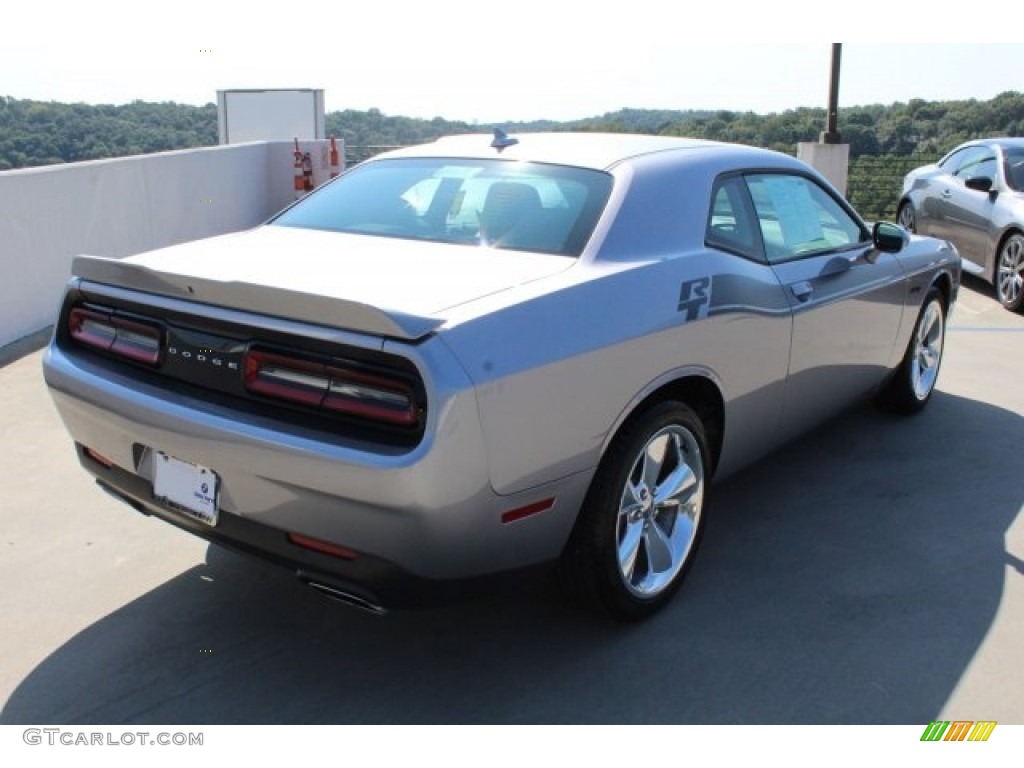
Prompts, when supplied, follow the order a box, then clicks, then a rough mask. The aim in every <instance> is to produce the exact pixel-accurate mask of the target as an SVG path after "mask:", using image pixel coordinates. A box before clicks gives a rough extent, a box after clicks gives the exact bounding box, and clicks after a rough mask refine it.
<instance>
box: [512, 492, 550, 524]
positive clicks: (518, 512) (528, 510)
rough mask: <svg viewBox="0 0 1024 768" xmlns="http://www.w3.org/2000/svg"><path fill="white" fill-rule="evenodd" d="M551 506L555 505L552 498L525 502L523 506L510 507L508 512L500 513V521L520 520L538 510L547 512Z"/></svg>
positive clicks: (534, 513)
mask: <svg viewBox="0 0 1024 768" xmlns="http://www.w3.org/2000/svg"><path fill="white" fill-rule="evenodd" d="M553 506H555V500H554V498H550V499H544V500H543V501H535V502H534V503H533V504H527V505H526V506H525V507H519V508H518V509H510V510H509V511H508V512H503V513H502V515H501V522H503V523H514V522H515V521H516V520H522V519H523V518H524V517H529V516H530V515H536V514H537V513H538V512H547V511H548V510H549V509H551V508H552V507H553Z"/></svg>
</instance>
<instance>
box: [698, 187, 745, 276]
mask: <svg viewBox="0 0 1024 768" xmlns="http://www.w3.org/2000/svg"><path fill="white" fill-rule="evenodd" d="M745 197H746V190H745V189H744V187H743V180H742V179H741V178H740V177H738V176H733V177H732V178H728V179H725V180H724V181H721V182H719V183H718V185H717V186H716V187H715V191H714V192H713V193H712V194H711V210H709V211H708V224H707V230H706V231H705V233H704V242H705V243H706V244H707V245H710V246H714V247H717V248H722V249H723V250H727V251H733V252H735V253H740V254H742V255H744V256H751V257H756V256H757V255H758V253H757V240H756V238H755V237H754V226H755V224H754V222H753V221H751V217H750V212H749V207H748V206H747V205H746V204H745V201H744V198H745Z"/></svg>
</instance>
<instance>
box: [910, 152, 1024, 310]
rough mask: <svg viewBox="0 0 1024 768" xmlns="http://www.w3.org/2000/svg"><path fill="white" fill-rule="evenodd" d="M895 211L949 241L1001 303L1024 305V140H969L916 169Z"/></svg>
mask: <svg viewBox="0 0 1024 768" xmlns="http://www.w3.org/2000/svg"><path fill="white" fill-rule="evenodd" d="M898 218H899V223H900V224H901V225H902V226H903V227H905V228H906V229H908V230H909V231H911V232H918V233H920V234H924V235H932V236H934V237H940V238H943V239H945V240H949V241H950V242H952V243H953V244H954V245H956V247H957V250H959V251H960V255H961V256H962V257H963V259H964V269H965V270H966V271H968V272H970V273H973V274H976V275H978V276H980V277H982V278H984V279H985V280H988V281H989V282H990V283H992V284H993V285H994V286H995V289H996V297H997V298H998V299H999V301H1000V303H1001V304H1002V305H1003V306H1004V307H1006V308H1007V309H1010V310H1015V311H1019V310H1020V309H1021V308H1024V139H981V140H978V141H969V142H967V143H965V144H961V145H960V146H958V147H957V148H956V149H954V150H953V151H952V152H950V153H949V154H948V155H946V156H945V157H943V158H942V159H941V160H939V162H937V163H935V164H934V165H928V166H924V167H921V168H917V169H915V170H913V171H911V172H910V173H909V174H907V177H906V179H904V181H903V191H902V192H901V194H900V203H899V214H898Z"/></svg>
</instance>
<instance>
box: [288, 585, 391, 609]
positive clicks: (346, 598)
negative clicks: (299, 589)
mask: <svg viewBox="0 0 1024 768" xmlns="http://www.w3.org/2000/svg"><path fill="white" fill-rule="evenodd" d="M300 578H301V577H300ZM302 581H303V583H304V584H306V586H308V587H310V588H311V589H313V590H315V591H317V592H319V593H320V594H321V595H323V596H324V597H326V598H327V599H328V600H334V601H335V602H338V603H344V604H345V605H350V606H352V607H353V608H358V609H360V610H362V611H366V612H367V613H372V614H373V615H374V616H383V615H384V614H386V613H387V612H388V611H387V609H386V608H385V607H384V606H382V605H380V604H378V603H375V602H373V601H372V600H370V599H368V598H365V597H363V596H362V595H356V594H353V593H352V592H349V591H348V590H345V589H342V588H341V587H336V586H334V585H332V584H324V583H323V582H319V581H312V580H310V579H302Z"/></svg>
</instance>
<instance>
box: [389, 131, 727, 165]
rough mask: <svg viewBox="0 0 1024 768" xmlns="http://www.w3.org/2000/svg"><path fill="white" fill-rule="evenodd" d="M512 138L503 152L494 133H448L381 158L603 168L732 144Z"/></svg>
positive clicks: (629, 137) (613, 137)
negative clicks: (661, 154)
mask: <svg viewBox="0 0 1024 768" xmlns="http://www.w3.org/2000/svg"><path fill="white" fill-rule="evenodd" d="M510 138H513V139H518V142H517V143H516V144H513V145H511V146H508V147H506V148H505V149H503V150H501V151H500V152H499V151H498V150H497V149H494V148H492V147H491V142H492V141H493V140H494V136H493V135H492V134H489V133H487V134H484V133H475V134H463V135H459V136H447V137H444V138H441V139H438V140H437V141H434V142H431V143H429V144H420V145H418V146H415V147H406V148H404V149H398V150H395V151H393V152H388V153H386V154H384V155H379V157H382V158H383V157H389V158H390V157H467V158H468V157H473V158H479V157H485V158H486V157H494V158H501V159H502V160H521V161H529V162H538V163H559V164H562V165H574V166H579V167H582V168H594V169H599V170H601V169H606V168H609V167H611V166H613V165H615V164H616V163H618V162H621V161H623V160H626V159H628V158H631V157H637V156H639V155H645V154H650V153H653V152H664V151H667V150H680V149H703V148H710V147H725V146H729V145H727V144H723V143H722V142H715V141H704V140H701V139H688V138H681V137H676V136H648V135H640V134H629V133H519V134H510Z"/></svg>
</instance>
